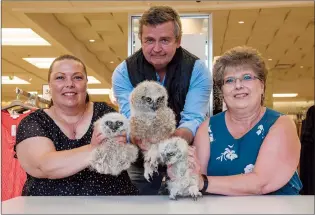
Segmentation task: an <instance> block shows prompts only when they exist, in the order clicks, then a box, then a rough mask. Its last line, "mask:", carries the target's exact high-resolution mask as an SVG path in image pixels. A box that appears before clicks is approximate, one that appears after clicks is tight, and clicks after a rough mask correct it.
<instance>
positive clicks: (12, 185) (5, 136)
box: [1, 110, 30, 201]
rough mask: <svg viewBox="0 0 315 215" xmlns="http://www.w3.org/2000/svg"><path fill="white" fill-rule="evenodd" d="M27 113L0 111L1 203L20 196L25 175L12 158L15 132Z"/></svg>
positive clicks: (16, 161) (17, 162)
mask: <svg viewBox="0 0 315 215" xmlns="http://www.w3.org/2000/svg"><path fill="white" fill-rule="evenodd" d="M29 113H30V112H28V113H22V114H10V113H9V112H8V111H7V110H2V111H1V158H2V162H1V182H2V183H1V195H2V201H5V200H8V199H11V198H14V197H17V196H21V193H22V189H23V186H24V183H25V180H26V173H25V171H24V170H23V169H22V167H21V165H20V163H19V161H18V160H17V159H15V158H14V155H15V152H14V145H15V140H16V130H17V127H18V125H19V123H20V122H21V120H22V119H24V118H25V117H26V116H28V115H29Z"/></svg>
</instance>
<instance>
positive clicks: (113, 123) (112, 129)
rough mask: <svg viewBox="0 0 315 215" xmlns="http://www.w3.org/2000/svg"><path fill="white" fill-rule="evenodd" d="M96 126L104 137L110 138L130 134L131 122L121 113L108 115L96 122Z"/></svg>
mask: <svg viewBox="0 0 315 215" xmlns="http://www.w3.org/2000/svg"><path fill="white" fill-rule="evenodd" d="M95 126H98V127H99V128H100V131H101V132H102V133H103V134H104V136H106V137H108V138H110V137H115V136H117V135H120V134H122V133H128V130H129V121H128V119H127V118H126V117H125V116H123V115H122V114H120V113H108V114H105V115H104V116H102V118H100V119H99V120H97V121H96V122H95Z"/></svg>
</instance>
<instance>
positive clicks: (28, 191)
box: [16, 102, 138, 196]
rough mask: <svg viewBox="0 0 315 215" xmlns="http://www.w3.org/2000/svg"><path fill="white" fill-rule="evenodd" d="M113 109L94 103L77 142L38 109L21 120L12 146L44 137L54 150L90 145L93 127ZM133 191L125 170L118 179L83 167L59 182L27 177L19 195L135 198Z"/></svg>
mask: <svg viewBox="0 0 315 215" xmlns="http://www.w3.org/2000/svg"><path fill="white" fill-rule="evenodd" d="M114 111H115V110H114V109H112V108H111V107H109V106H108V105H106V104H105V103H100V102H95V103H94V108H93V117H92V123H91V125H90V127H89V129H88V131H87V132H86V133H85V135H84V136H83V137H82V138H81V139H77V140H71V139H69V138H68V137H67V136H66V135H65V134H64V133H63V132H62V131H61V130H60V128H59V127H58V126H57V125H56V123H55V122H54V120H53V119H52V118H50V117H49V116H48V115H47V114H46V112H44V110H42V109H40V110H37V111H35V112H33V113H31V114H30V115H29V116H27V117H26V118H24V119H23V120H22V121H21V123H20V124H19V126H18V130H17V136H16V145H17V144H19V143H20V142H21V141H23V140H25V139H27V138H30V137H36V136H41V137H47V138H49V139H51V140H52V142H53V143H54V145H55V148H56V150H57V151H62V150H69V149H74V148H78V147H81V146H84V145H87V144H89V143H90V141H91V138H92V133H93V124H94V122H95V121H96V120H98V119H99V118H100V117H102V116H103V115H104V114H106V113H109V112H114ZM137 194H138V190H137V188H136V187H135V186H134V185H133V184H132V183H131V180H130V178H129V176H128V173H127V171H123V172H122V173H121V174H120V175H119V176H112V175H104V174H99V173H97V172H96V171H93V170H90V169H89V168H86V169H84V170H82V171H80V172H78V173H76V174H75V175H72V176H69V177H67V178H62V179H43V178H35V177H33V176H31V175H29V174H27V180H26V182H25V185H24V188H23V191H22V195H23V196H96V195H137Z"/></svg>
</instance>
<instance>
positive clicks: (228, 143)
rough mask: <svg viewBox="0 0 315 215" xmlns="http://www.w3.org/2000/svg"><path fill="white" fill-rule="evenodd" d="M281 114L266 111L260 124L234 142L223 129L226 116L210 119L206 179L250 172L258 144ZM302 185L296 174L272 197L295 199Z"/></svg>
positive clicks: (224, 128) (222, 114) (257, 150)
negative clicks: (209, 151)
mask: <svg viewBox="0 0 315 215" xmlns="http://www.w3.org/2000/svg"><path fill="white" fill-rule="evenodd" d="M281 115H282V114H281V113H279V112H276V111H274V110H271V109H268V108H266V112H265V114H264V116H263V117H262V118H261V120H260V121H259V122H258V123H257V124H256V125H255V126H254V127H253V128H252V129H251V130H250V131H249V132H247V133H246V134H245V135H244V136H243V137H241V138H239V139H234V137H233V136H232V135H231V134H230V132H229V131H228V129H227V127H226V123H225V112H222V113H219V114H217V115H215V116H213V117H211V118H210V125H209V136H210V147H211V155H210V160H209V163H208V173H207V174H208V175H209V176H228V175H236V174H246V173H249V172H251V171H252V170H253V168H254V166H255V162H256V159H257V156H258V152H259V149H260V146H261V144H262V143H263V141H264V139H265V137H266V135H267V134H268V132H269V129H270V127H271V126H272V125H273V124H274V123H275V122H276V120H277V119H278V118H279V117H280V116H281ZM301 188H302V183H301V181H300V179H299V176H298V174H297V172H295V173H294V175H293V176H292V178H291V179H290V181H289V182H288V183H287V184H286V185H284V186H283V187H282V188H280V189H279V190H277V191H274V192H272V193H269V195H270V194H274V195H297V194H299V192H300V190H301Z"/></svg>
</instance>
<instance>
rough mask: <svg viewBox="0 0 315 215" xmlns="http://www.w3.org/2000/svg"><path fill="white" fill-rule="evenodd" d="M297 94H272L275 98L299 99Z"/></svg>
mask: <svg viewBox="0 0 315 215" xmlns="http://www.w3.org/2000/svg"><path fill="white" fill-rule="evenodd" d="M297 95H298V94H297V93H279V94H277V93H275V94H272V97H274V98H288V97H297Z"/></svg>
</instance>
